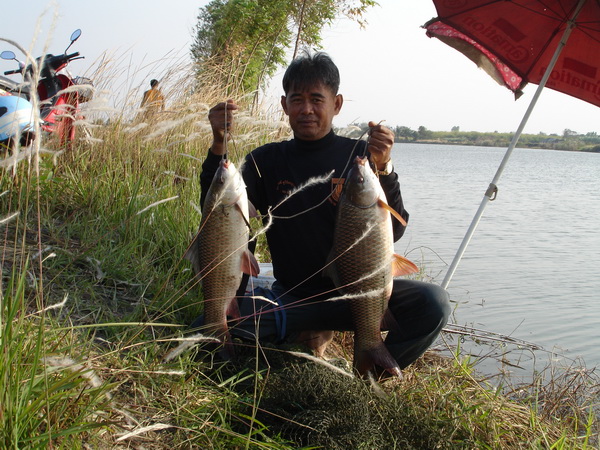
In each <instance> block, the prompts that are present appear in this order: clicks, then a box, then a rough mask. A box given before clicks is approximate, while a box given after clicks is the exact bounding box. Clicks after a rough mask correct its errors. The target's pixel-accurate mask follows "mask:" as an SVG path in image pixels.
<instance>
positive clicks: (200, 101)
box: [0, 60, 597, 448]
mask: <svg viewBox="0 0 600 450" xmlns="http://www.w3.org/2000/svg"><path fill="white" fill-rule="evenodd" d="M98 64H99V66H98V67H101V68H102V70H98V71H97V72H96V73H94V74H87V76H89V77H90V78H92V79H94V81H95V85H96V86H97V90H96V97H95V99H94V100H93V101H92V102H90V103H89V104H87V105H85V108H84V111H85V116H86V119H85V120H82V121H80V122H79V123H78V136H79V139H78V140H77V142H76V144H75V145H74V147H73V148H72V149H70V150H69V151H63V150H62V149H59V148H57V147H55V146H54V145H55V143H54V142H53V141H52V139H47V138H44V139H42V140H38V141H37V145H39V148H38V149H37V152H36V149H35V148H32V149H31V150H33V151H34V153H35V154H38V153H39V151H41V153H39V154H40V156H41V158H40V159H39V160H38V159H36V158H31V159H27V158H25V159H23V160H21V161H20V162H19V163H17V164H16V166H15V165H13V166H12V167H11V168H7V169H5V170H4V172H3V173H2V179H1V181H0V193H3V195H1V196H0V218H1V219H3V220H2V221H1V222H2V223H0V232H1V233H2V236H3V242H2V257H1V260H0V263H1V265H2V283H1V294H2V295H1V300H2V303H1V305H0V306H1V308H0V309H1V314H0V384H1V385H0V389H1V391H0V392H1V394H0V395H2V398H1V401H0V447H3V448H4V447H6V448H28V447H29V448H41V447H64V448H72V447H75V448H77V447H84V446H86V447H88V448H89V447H92V448H115V447H118V446H123V447H125V446H132V447H136V446H137V447H142V446H149V447H154V448H167V447H169V448H242V447H244V448H298V447H300V446H306V447H309V446H315V445H322V446H324V447H325V448H348V446H350V447H357V448H360V447H363V448H369V447H370V448H394V447H396V448H411V447H412V448H434V447H435V448H438V447H439V448H457V447H458V448H507V447H512V448H519V447H521V448H531V447H542V448H544V447H548V448H551V447H555V448H590V447H591V446H593V445H597V444H596V442H597V441H594V439H597V429H596V428H594V427H595V426H596V424H597V421H596V419H595V417H594V416H593V414H592V413H591V411H592V410H591V407H593V402H594V400H593V399H592V400H590V401H589V402H588V401H587V400H586V402H583V403H582V402H573V403H569V404H567V405H562V406H564V407H560V408H559V407H558V405H561V402H562V401H563V399H564V398H565V397H564V395H563V394H564V392H565V390H564V388H565V384H566V385H569V383H571V385H572V379H570V378H561V376H560V375H558V374H555V375H554V376H553V377H552V379H553V380H554V382H555V385H552V384H549V383H544V384H543V385H542V384H540V385H537V386H535V385H532V386H531V389H530V390H523V388H520V390H519V391H518V392H519V393H520V395H515V394H514V392H513V393H512V394H510V395H503V390H502V389H501V388H499V387H492V386H490V385H487V384H485V383H484V382H483V381H482V380H481V379H479V377H478V375H477V374H476V373H475V372H474V371H473V370H472V365H471V364H470V363H469V361H467V360H465V359H464V358H462V357H461V356H460V355H458V354H457V356H456V359H448V358H436V357H435V355H434V353H429V354H428V355H427V357H426V358H425V359H423V360H421V361H420V362H419V363H418V364H416V365H415V366H414V367H412V368H410V369H409V370H407V371H406V374H405V381H404V382H402V383H400V384H395V383H386V384H384V385H383V390H375V391H374V390H373V389H372V388H371V387H370V386H369V385H368V384H365V383H364V382H363V381H362V380H357V379H350V378H349V377H347V376H343V375H339V374H336V372H333V371H331V370H330V369H327V368H324V367H322V366H320V365H318V364H315V363H313V362H311V361H308V360H303V359H302V358H297V357H296V356H293V355H291V354H288V353H285V352H283V350H286V349H282V348H273V349H269V348H260V349H256V348H252V347H250V348H248V349H245V350H244V349H242V351H241V352H240V353H241V357H240V360H239V361H238V362H235V363H229V364H225V365H222V364H221V363H219V362H218V361H216V360H213V359H212V355H211V354H210V353H209V352H206V351H204V350H198V349H197V348H195V349H193V350H191V351H189V352H185V353H183V354H182V355H181V356H179V357H177V358H175V359H174V360H173V361H170V362H168V363H163V362H162V361H163V357H164V355H165V354H166V353H167V351H168V350H169V348H171V347H172V346H174V345H175V344H176V343H177V342H178V339H180V338H181V337H182V336H183V335H184V334H185V332H186V327H187V324H189V323H191V322H192V320H193V319H194V318H195V317H196V316H197V315H198V314H199V313H200V312H201V309H202V300H201V296H200V291H199V289H198V286H196V285H195V284H194V283H195V282H194V278H193V277H192V275H191V270H190V266H189V264H188V263H187V262H184V261H183V260H182V255H183V254H184V253H185V250H186V248H187V246H188V244H189V243H190V242H191V239H192V237H193V235H194V234H195V232H196V230H197V226H198V224H199V222H200V213H199V210H198V200H199V197H200V192H199V182H198V177H199V173H200V170H201V167H200V166H201V163H202V161H203V158H204V155H205V154H206V151H207V149H208V146H209V145H210V128H209V126H208V122H207V111H208V107H209V105H212V104H213V103H215V102H216V101H222V100H224V99H225V95H226V94H231V93H230V92H227V89H226V88H223V89H221V88H219V87H218V80H208V79H205V80H202V83H200V85H199V87H198V85H192V83H191V80H192V79H193V75H192V69H191V68H186V67H180V66H177V65H176V64H175V65H174V67H177V69H178V70H175V69H173V70H172V71H171V72H170V73H168V74H167V75H168V76H167V77H166V78H165V79H164V80H163V81H162V83H161V85H162V86H163V89H164V90H165V93H166V96H167V98H168V99H169V100H168V103H167V110H168V111H167V112H165V113H164V114H162V115H161V116H160V117H159V118H158V119H157V120H156V121H154V122H152V123H143V122H140V121H139V119H137V113H136V111H135V105H137V104H138V101H139V96H141V91H142V89H141V87H137V88H135V87H134V88H132V92H135V93H136V95H134V96H132V97H131V98H126V99H125V100H124V102H125V103H127V105H125V104H123V105H117V107H115V108H112V109H111V108H107V105H109V104H110V103H111V101H110V99H109V98H107V96H109V95H110V92H111V91H110V88H111V83H110V79H111V77H112V76H113V74H114V73H115V71H118V70H119V69H118V68H117V67H116V66H113V65H112V64H113V63H112V62H111V61H106V60H100V62H99V63H98ZM111 67H113V68H112V69H111ZM169 77H172V79H171V78H169ZM251 102H252V96H250V97H245V98H244V97H240V98H239V103H240V104H241V105H242V110H241V111H240V113H239V114H238V120H237V127H236V129H235V130H233V140H232V141H231V142H230V145H229V151H230V158H231V159H232V160H234V161H236V162H238V161H240V160H241V159H242V158H243V156H244V154H245V153H246V152H248V151H249V150H250V149H252V148H254V147H256V146H257V145H260V144H261V143H264V142H267V141H271V140H273V139H277V138H279V137H281V136H285V135H286V134H287V132H288V130H287V128H286V127H285V126H284V125H283V124H282V123H281V122H280V121H279V119H280V115H279V113H278V112H276V111H270V110H267V111H265V112H263V113H254V114H250V113H249V112H247V111H250V109H251ZM245 111H246V112H245ZM27 150H28V149H23V148H22V149H19V151H20V152H25V151H27ZM13 169H14V170H13ZM347 339H348V337H347V336H345V335H339V336H338V338H337V339H336V342H335V345H334V346H332V348H331V349H330V350H329V356H330V357H331V356H334V357H337V358H340V361H342V362H343V360H344V357H347V356H348V350H347V349H348V348H351V345H349V344H348V343H347V342H346V340H347ZM582 379H583V378H582ZM590 379H591V378H586V380H590ZM586 382H587V381H586ZM515 392H516V391H515ZM571 392H573V391H571ZM553 395H554V398H552V396H553ZM574 396H576V397H578V398H583V397H582V396H577V395H574ZM542 397H543V399H542ZM542 400H543V401H542ZM595 401H597V399H596V400H595ZM550 403H554V404H555V405H557V407H556V408H546V407H544V408H542V407H541V405H542V404H544V405H549V404H550Z"/></svg>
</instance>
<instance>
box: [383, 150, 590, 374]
mask: <svg viewBox="0 0 600 450" xmlns="http://www.w3.org/2000/svg"><path fill="white" fill-rule="evenodd" d="M505 151H506V149H505V148H489V147H465V146H451V145H426V144H396V145H395V147H394V150H393V161H394V166H395V169H396V171H397V172H398V173H399V175H400V183H401V187H402V193H403V197H404V201H405V206H406V209H407V210H408V211H409V212H410V221H409V227H408V229H407V231H406V233H405V235H404V237H403V238H402V239H401V240H400V241H399V242H397V243H396V251H397V252H398V253H400V254H408V256H409V257H410V259H412V260H413V261H415V262H416V263H417V264H420V265H421V266H423V267H424V269H425V272H426V274H427V276H428V277H430V278H431V279H432V281H433V282H435V283H438V284H441V283H442V281H443V279H444V276H445V275H446V272H447V269H448V266H449V265H450V263H451V261H452V259H453V257H454V254H455V253H456V251H457V249H458V247H459V245H460V243H461V241H462V239H463V237H464V234H465V232H466V231H467V229H468V227H469V224H470V223H471V220H472V218H473V216H474V214H475V212H476V211H477V208H478V207H479V204H480V202H481V200H482V198H483V195H484V192H485V190H486V189H487V187H488V185H489V183H490V182H491V180H492V178H493V176H494V174H495V173H496V169H497V167H498V165H499V164H500V161H501V160H502V157H503V156H504V153H505ZM498 187H499V191H498V196H497V199H496V200H495V201H493V202H490V203H488V206H487V208H486V210H485V212H484V214H483V217H482V220H481V222H480V224H479V226H478V228H477V230H476V232H475V234H474V236H473V239H472V240H471V243H470V244H469V246H468V247H467V250H466V252H465V255H464V257H463V259H462V262H461V263H460V264H459V266H458V268H457V270H456V273H455V274H454V277H453V278H452V280H451V282H450V284H449V286H448V291H449V293H450V296H451V300H452V302H453V306H454V308H455V309H454V313H453V315H452V317H451V319H450V322H451V324H456V325H458V326H459V327H460V329H461V331H464V330H465V329H471V330H472V329H475V330H480V331H475V334H476V335H479V336H480V337H482V336H489V334H490V333H492V336H495V337H496V338H499V339H500V341H504V342H505V343H506V341H507V340H506V339H505V337H510V338H514V339H518V340H523V341H526V342H527V343H532V344H535V345H538V346H540V347H541V348H542V349H541V350H535V351H534V350H532V349H531V348H530V347H529V346H527V345H524V346H518V348H517V350H518V349H523V348H524V349H525V351H524V352H521V353H525V354H526V355H525V356H524V355H523V354H520V355H519V354H518V352H517V353H515V352H514V349H513V350H511V349H510V348H508V347H510V346H508V347H507V346H506V345H502V346H501V347H500V348H499V349H498V348H497V349H496V350H497V351H496V353H494V354H495V357H494V358H491V359H492V360H495V361H496V363H497V361H498V360H500V359H502V358H500V357H499V356H498V355H499V354H502V353H505V357H504V359H505V360H508V359H511V358H512V364H513V365H511V366H510V367H514V365H516V366H520V367H523V368H524V369H531V367H532V364H535V361H538V360H540V359H544V358H542V356H549V357H550V359H554V360H556V359H559V358H564V360H565V361H566V362H567V363H568V362H569V361H571V360H572V359H576V358H577V359H578V360H579V361H580V360H581V359H582V360H583V361H584V364H585V365H586V366H587V367H588V368H594V367H596V366H599V365H600V352H599V351H598V348H600V331H599V330H600V326H599V325H600V295H599V292H600V277H599V275H600V274H599V272H600V233H599V230H598V228H599V226H600V154H592V153H577V152H564V151H552V150H539V149H518V148H517V149H515V151H514V152H513V154H512V157H511V159H510V161H509V162H508V165H507V166H506V168H505V171H504V173H503V175H502V178H501V179H500V181H499V183H498ZM448 328H451V326H449V327H448ZM443 335H444V336H445V340H446V341H450V342H454V345H455V344H456V343H458V342H462V344H461V345H462V346H463V347H462V348H466V349H467V351H468V352H470V353H474V354H477V355H486V354H487V352H491V351H490V350H489V349H488V345H487V344H486V342H487V343H489V344H490V345H492V344H494V342H495V341H493V340H491V341H489V340H487V339H483V340H481V339H478V340H477V341H475V340H473V339H471V338H468V337H467V338H465V337H464V336H463V335H457V334H453V333H444V334H443ZM460 336H462V337H460ZM492 339H493V337H492ZM495 345H496V344H494V346H495ZM498 352H499V353H498ZM506 354H508V357H507V356H506ZM482 359H486V360H487V362H484V363H483V367H484V370H490V367H489V364H490V362H489V361H490V358H482ZM486 365H487V366H486ZM515 370H517V369H515Z"/></svg>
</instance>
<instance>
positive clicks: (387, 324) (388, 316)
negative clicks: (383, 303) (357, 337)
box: [381, 308, 400, 331]
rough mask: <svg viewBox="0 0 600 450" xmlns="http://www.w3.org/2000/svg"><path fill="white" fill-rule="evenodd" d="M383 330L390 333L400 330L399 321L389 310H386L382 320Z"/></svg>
mask: <svg viewBox="0 0 600 450" xmlns="http://www.w3.org/2000/svg"><path fill="white" fill-rule="evenodd" d="M381 329H382V330H388V331H392V330H394V331H397V330H400V325H398V321H397V320H396V318H395V317H394V315H393V314H392V312H391V311H390V309H389V308H387V309H386V310H385V313H384V314H383V317H382V318H381Z"/></svg>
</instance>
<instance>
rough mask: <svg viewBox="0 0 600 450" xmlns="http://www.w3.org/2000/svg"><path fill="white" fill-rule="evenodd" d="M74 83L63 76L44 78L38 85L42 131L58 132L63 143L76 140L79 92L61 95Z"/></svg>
mask: <svg viewBox="0 0 600 450" xmlns="http://www.w3.org/2000/svg"><path fill="white" fill-rule="evenodd" d="M72 85H73V82H72V81H71V79H70V78H69V77H67V76H66V75H63V74H58V75H55V76H54V77H49V78H43V79H42V80H41V81H40V83H39V84H38V89H37V91H38V97H39V99H40V102H41V104H42V105H41V107H40V117H41V118H42V120H43V123H42V129H43V130H44V131H48V132H58V135H59V137H60V141H61V143H64V142H66V141H71V140H73V139H75V127H74V125H73V122H74V120H75V118H74V114H75V113H76V111H77V108H78V103H79V102H78V99H77V95H78V94H77V92H68V93H61V91H63V90H64V89H66V88H68V87H69V86H72Z"/></svg>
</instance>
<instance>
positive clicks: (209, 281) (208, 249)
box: [185, 159, 260, 357]
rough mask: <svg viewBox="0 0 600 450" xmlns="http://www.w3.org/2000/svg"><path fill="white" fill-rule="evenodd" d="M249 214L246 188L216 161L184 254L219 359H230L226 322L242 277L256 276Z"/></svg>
mask: <svg viewBox="0 0 600 450" xmlns="http://www.w3.org/2000/svg"><path fill="white" fill-rule="evenodd" d="M250 209H252V210H254V208H253V207H250V206H249V202H248V197H247V195H246V186H245V184H244V181H243V179H242V176H241V175H240V173H239V172H238V171H237V169H236V168H235V165H234V164H233V163H232V162H230V161H228V160H225V159H223V160H221V163H220V166H219V168H218V169H217V172H216V173H215V175H214V177H213V180H212V182H211V185H210V188H209V190H208V193H207V194H206V199H205V202H204V207H203V208H202V219H201V221H200V229H199V231H198V234H197V236H196V237H195V238H194V240H193V241H192V243H191V245H190V247H189V248H188V250H187V252H186V253H185V258H186V259H188V260H190V261H191V262H192V265H193V267H194V271H195V272H196V276H197V277H198V278H199V279H200V280H201V282H202V293H203V296H204V328H203V332H204V333H205V334H207V335H211V336H214V337H216V338H218V339H220V340H221V341H222V342H223V344H224V355H223V356H225V357H232V356H233V355H234V350H233V345H232V341H231V336H230V334H229V329H228V326H227V316H228V315H229V316H231V317H232V318H239V317H240V312H239V308H238V305H237V302H236V301H235V296H236V291H237V289H238V287H239V286H240V282H241V279H242V275H243V273H247V274H250V275H253V276H256V275H258V272H259V270H260V269H259V266H258V263H257V262H256V259H255V258H254V255H253V254H252V253H251V252H250V251H249V250H248V240H249V234H250V231H249V225H250V223H249V217H250Z"/></svg>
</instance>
